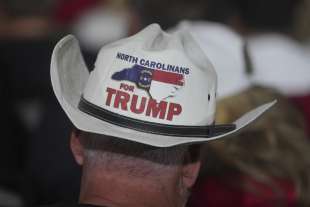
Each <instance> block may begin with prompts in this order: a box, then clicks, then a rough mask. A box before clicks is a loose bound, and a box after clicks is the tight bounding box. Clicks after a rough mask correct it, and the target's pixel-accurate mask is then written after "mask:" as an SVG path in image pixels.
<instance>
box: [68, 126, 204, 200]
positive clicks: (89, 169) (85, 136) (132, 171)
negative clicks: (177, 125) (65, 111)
mask: <svg viewBox="0 0 310 207" xmlns="http://www.w3.org/2000/svg"><path fill="white" fill-rule="evenodd" d="M71 149H72V152H73V155H74V157H75V160H76V162H77V163H78V164H79V165H82V167H83V181H84V182H82V186H83V185H84V184H85V183H88V184H87V185H89V183H93V182H96V183H97V185H98V186H100V185H106V184H108V183H111V182H114V185H118V184H120V185H124V187H126V186H125V185H130V186H132V187H133V188H138V186H139V187H140V188H143V186H151V187H150V188H152V191H156V192H157V193H161V194H162V195H163V197H164V195H167V199H168V201H167V202H171V203H174V204H177V205H184V204H185V202H186V200H187V197H188V195H189V190H190V188H191V187H192V186H193V185H194V183H195V181H196V178H197V176H198V172H199V169H200V159H199V155H200V145H181V146H175V147H170V148H158V147H152V146H148V145H144V144H140V143H136V142H131V141H126V140H122V139H118V138H115V137H109V136H105V135H99V134H94V133H88V132H83V131H80V130H78V129H74V130H73V132H72V135H71ZM124 180H125V181H126V182H125V183H124ZM84 187H85V186H84ZM98 188H99V189H97V190H98V191H101V190H102V189H100V187H98ZM128 190H129V189H128ZM131 190H132V189H131Z"/></svg>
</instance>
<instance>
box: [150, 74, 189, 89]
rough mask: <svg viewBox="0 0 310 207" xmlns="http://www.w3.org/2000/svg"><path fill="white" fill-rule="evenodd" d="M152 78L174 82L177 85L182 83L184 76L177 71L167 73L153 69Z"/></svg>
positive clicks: (164, 81)
mask: <svg viewBox="0 0 310 207" xmlns="http://www.w3.org/2000/svg"><path fill="white" fill-rule="evenodd" d="M152 79H153V80H154V81H158V82H163V83H169V84H174V85H178V86H183V85H184V77H183V75H182V74H177V73H168V72H165V71H161V70H153V76H152Z"/></svg>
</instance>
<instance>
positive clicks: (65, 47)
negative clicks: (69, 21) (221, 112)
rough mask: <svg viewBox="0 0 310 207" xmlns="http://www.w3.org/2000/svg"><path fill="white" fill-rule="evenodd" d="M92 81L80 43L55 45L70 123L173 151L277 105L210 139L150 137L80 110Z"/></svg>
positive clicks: (54, 73)
mask: <svg viewBox="0 0 310 207" xmlns="http://www.w3.org/2000/svg"><path fill="white" fill-rule="evenodd" d="M88 77H89V71H88V68H87V67H86V65H85V62H84V60H83V57H82V54H81V51H80V47H79V43H78V41H77V40H76V39H75V37H74V36H72V35H69V36H67V37H65V38H63V39H62V40H60V41H59V43H58V44H57V45H56V47H55V49H54V51H53V55H52V61H51V80H52V85H53V89H54V92H55V94H56V97H57V99H58V101H59V103H60V105H61V106H62V108H63V110H64V111H65V113H66V114H67V116H68V117H69V119H70V120H71V122H72V123H73V124H74V125H75V127H77V128H78V129H80V130H83V131H86V132H92V133H97V134H104V135H107V136H113V137H117V138H121V139H126V140H130V141H134V142H139V143H143V144H147V145H152V146H156V147H171V146H175V145H180V144H186V143H199V142H206V141H209V140H214V139H219V138H221V137H225V136H227V135H230V134H233V133H235V132H237V131H238V130H240V129H241V128H243V127H245V126H247V125H248V124H249V123H251V122H252V121H254V120H255V119H256V118H258V117H259V116H260V115H262V114H263V113H264V112H265V111H266V110H268V109H269V108H270V107H272V106H273V105H274V104H275V103H276V101H273V102H270V103H267V104H264V105H262V106H259V107H257V108H256V109H254V110H252V111H250V112H248V113H246V114H245V115H243V116H242V117H241V118H239V119H238V120H236V121H235V122H234V123H233V124H234V125H235V129H233V130H231V131H228V132H223V133H222V134H220V135H218V134H216V135H215V136H211V137H207V138H205V137H186V136H166V135H161V134H154V133H147V132H143V131H137V130H134V129H130V128H126V127H122V126H119V125H115V124H111V123H109V122H106V121H103V120H101V119H98V118H95V117H94V116H91V115H89V114H88V113H85V112H83V111H81V110H80V109H79V107H78V105H79V103H80V100H81V97H82V93H83V90H84V88H85V85H86V83H87V80H88Z"/></svg>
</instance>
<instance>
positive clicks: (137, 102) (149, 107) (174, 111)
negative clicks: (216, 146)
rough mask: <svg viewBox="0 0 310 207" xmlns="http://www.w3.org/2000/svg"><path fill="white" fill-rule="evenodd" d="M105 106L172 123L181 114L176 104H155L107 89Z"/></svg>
mask: <svg viewBox="0 0 310 207" xmlns="http://www.w3.org/2000/svg"><path fill="white" fill-rule="evenodd" d="M106 92H107V99H106V105H107V106H113V107H114V108H117V109H121V110H123V111H128V110H130V111H131V112H132V113H135V114H144V115H145V116H150V117H153V118H158V119H166V120H168V121H173V118H174V117H175V116H178V115H180V114H181V113H182V106H181V105H180V104H177V103H168V102H166V101H160V102H157V101H156V100H154V99H152V98H149V99H148V98H146V97H139V96H138V95H135V94H133V95H130V94H129V93H127V92H124V91H120V90H116V89H113V88H107V90H106Z"/></svg>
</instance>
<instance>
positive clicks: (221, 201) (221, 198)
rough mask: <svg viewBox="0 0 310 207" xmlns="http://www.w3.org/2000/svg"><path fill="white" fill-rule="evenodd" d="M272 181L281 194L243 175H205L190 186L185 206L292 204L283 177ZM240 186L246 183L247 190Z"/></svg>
mask: <svg viewBox="0 0 310 207" xmlns="http://www.w3.org/2000/svg"><path fill="white" fill-rule="evenodd" d="M274 182H275V185H277V187H278V188H279V189H281V192H282V196H281V195H279V194H277V193H276V192H275V191H273V189H272V188H271V187H270V186H267V185H266V184H262V183H260V182H257V181H255V180H254V179H251V178H250V177H247V176H226V177H220V176H219V177H215V176H214V177H208V178H207V179H205V180H204V181H203V182H201V183H200V184H198V185H197V186H196V187H195V188H194V189H193V192H192V196H191V198H190V200H189V203H188V207H274V206H277V204H278V205H280V206H286V207H294V206H296V203H297V198H296V194H295V190H294V187H293V185H292V184H290V183H289V182H287V181H283V180H274ZM242 186H248V190H245V187H242ZM281 204H283V205H281Z"/></svg>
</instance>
